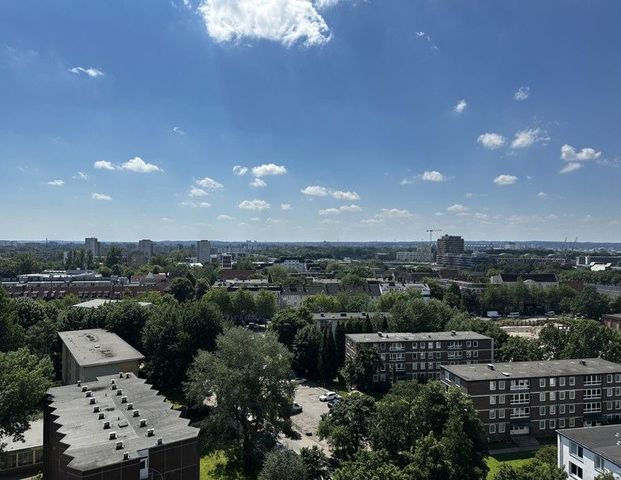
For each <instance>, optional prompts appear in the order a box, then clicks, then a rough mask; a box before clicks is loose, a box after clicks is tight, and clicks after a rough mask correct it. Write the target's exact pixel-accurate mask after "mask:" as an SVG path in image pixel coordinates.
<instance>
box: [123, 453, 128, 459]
mask: <svg viewBox="0 0 621 480" xmlns="http://www.w3.org/2000/svg"><path fill="white" fill-rule="evenodd" d="M123 460H129V452H123Z"/></svg>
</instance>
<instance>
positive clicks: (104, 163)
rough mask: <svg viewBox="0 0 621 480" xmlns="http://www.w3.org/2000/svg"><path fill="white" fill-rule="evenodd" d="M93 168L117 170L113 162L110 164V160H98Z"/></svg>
mask: <svg viewBox="0 0 621 480" xmlns="http://www.w3.org/2000/svg"><path fill="white" fill-rule="evenodd" d="M93 167H95V168H96V169H97V170H115V169H116V167H115V166H114V164H113V163H112V162H109V161H108V160H97V161H96V162H95V163H94V164H93Z"/></svg>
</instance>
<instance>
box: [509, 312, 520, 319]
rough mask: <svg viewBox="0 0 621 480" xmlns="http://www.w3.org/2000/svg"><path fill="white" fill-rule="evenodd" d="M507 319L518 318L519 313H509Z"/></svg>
mask: <svg viewBox="0 0 621 480" xmlns="http://www.w3.org/2000/svg"><path fill="white" fill-rule="evenodd" d="M507 318H520V312H511V313H510V314H509V315H507Z"/></svg>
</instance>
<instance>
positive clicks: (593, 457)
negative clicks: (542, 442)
mask: <svg viewBox="0 0 621 480" xmlns="http://www.w3.org/2000/svg"><path fill="white" fill-rule="evenodd" d="M620 430H621V429H620V428H619V425H605V426H601V427H596V428H569V429H566V430H559V431H557V432H556V435H557V445H558V454H557V455H558V466H559V467H561V468H562V469H563V470H565V472H567V474H568V475H569V478H571V479H582V480H595V479H596V478H597V477H598V476H599V475H601V474H602V473H604V472H612V474H613V475H614V478H620V477H621V448H619V441H620V440H619V436H620V433H619V432H620Z"/></svg>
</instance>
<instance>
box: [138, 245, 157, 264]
mask: <svg viewBox="0 0 621 480" xmlns="http://www.w3.org/2000/svg"><path fill="white" fill-rule="evenodd" d="M138 251H139V252H142V254H143V256H144V260H145V262H147V263H149V262H150V261H151V258H153V241H152V240H139V241H138Z"/></svg>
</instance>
